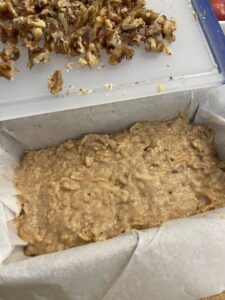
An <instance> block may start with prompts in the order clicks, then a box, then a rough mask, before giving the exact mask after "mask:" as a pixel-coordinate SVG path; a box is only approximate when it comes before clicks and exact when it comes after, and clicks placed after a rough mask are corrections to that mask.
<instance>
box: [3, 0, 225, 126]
mask: <svg viewBox="0 0 225 300" xmlns="http://www.w3.org/2000/svg"><path fill="white" fill-rule="evenodd" d="M192 5H193V6H192ZM147 6H148V7H151V8H152V9H154V10H155V11H158V12H161V13H163V14H165V15H167V16H168V17H174V18H175V19H176V20H177V26H178V28H177V32H176V37H177V40H176V42H175V43H172V44H171V49H172V51H173V53H174V54H173V55H172V56H169V55H166V54H163V53H162V54H151V53H150V54H149V53H145V51H144V49H141V48H138V49H137V50H136V54H135V56H134V59H133V60H132V61H124V62H122V63H121V64H119V65H116V66H110V65H108V64H105V62H104V60H103V62H102V63H100V66H101V65H103V64H105V67H104V68H101V69H97V68H95V69H89V68H84V69H82V70H77V69H74V70H72V71H70V72H67V71H66V67H65V65H66V63H68V62H71V61H70V60H68V59H66V58H65V57H62V56H60V55H58V56H56V55H55V56H52V57H51V61H50V63H49V64H48V65H45V64H39V65H37V66H35V67H34V68H33V70H32V71H29V70H27V69H26V64H27V54H26V51H23V53H22V58H21V59H20V60H19V62H18V64H16V67H18V68H19V70H20V72H19V74H17V75H16V76H15V79H14V81H12V82H10V81H6V80H5V79H3V78H1V79H0V89H1V93H0V120H6V119H13V118H18V117H23V116H32V115H38V114H43V113H49V112H54V111H62V110H67V109H72V108H79V107H87V106H93V105H98V104H104V103H112V102H116V101H124V100H129V99H135V98H142V97H147V96H151V95H155V94H157V86H158V84H163V85H164V87H165V92H166V93H170V92H175V91H182V90H189V89H196V88H202V87H209V86H213V85H219V84H222V83H224V81H225V74H224V70H225V55H224V53H225V39H224V35H223V32H222V30H221V27H220V26H219V24H218V22H217V21H216V18H215V16H214V14H213V12H212V9H211V6H210V4H209V2H208V0H193V1H192V4H191V1H188V0H179V1H177V0H160V1H159V0H149V1H147ZM193 7H194V8H193ZM194 9H195V11H196V13H197V15H198V18H197V19H196V15H195V13H194ZM59 68H60V69H61V70H62V72H63V77H64V89H63V92H62V94H61V95H58V96H52V95H50V93H49V91H48V89H47V78H48V76H49V75H50V74H52V73H53V71H54V70H56V69H59ZM171 76H172V77H171ZM171 78H172V79H171ZM107 83H111V84H113V86H114V88H113V90H112V91H108V90H106V89H105V88H104V86H105V84H107ZM70 85H72V86H73V87H74V90H73V91H71V92H70V93H69V94H68V93H67V91H68V88H69V86H70ZM80 88H83V89H86V90H87V91H88V93H87V95H85V96H79V95H78V91H79V89H80Z"/></svg>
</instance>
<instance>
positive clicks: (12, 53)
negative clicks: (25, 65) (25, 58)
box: [0, 45, 20, 61]
mask: <svg viewBox="0 0 225 300" xmlns="http://www.w3.org/2000/svg"><path fill="white" fill-rule="evenodd" d="M0 57H1V58H2V60H4V61H8V60H10V61H11V60H14V61H15V60H17V59H18V58H19V57H20V50H19V49H18V48H17V47H16V46H15V45H8V46H7V47H5V48H4V49H3V51H2V52H0Z"/></svg>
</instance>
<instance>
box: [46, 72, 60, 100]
mask: <svg viewBox="0 0 225 300" xmlns="http://www.w3.org/2000/svg"><path fill="white" fill-rule="evenodd" d="M62 85H63V77H62V72H61V71H60V70H56V71H55V72H54V73H53V75H52V76H49V77H48V88H49V91H50V92H51V94H53V95H55V94H58V93H59V92H60V91H61V90H62Z"/></svg>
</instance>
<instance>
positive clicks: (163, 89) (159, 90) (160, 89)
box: [157, 83, 165, 93]
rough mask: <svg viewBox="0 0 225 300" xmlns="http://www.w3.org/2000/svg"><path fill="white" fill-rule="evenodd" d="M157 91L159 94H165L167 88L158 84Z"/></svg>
mask: <svg viewBox="0 0 225 300" xmlns="http://www.w3.org/2000/svg"><path fill="white" fill-rule="evenodd" d="M157 91H158V93H162V92H164V91H165V86H164V85H163V84H162V83H160V84H158V85H157Z"/></svg>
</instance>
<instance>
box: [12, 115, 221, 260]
mask: <svg viewBox="0 0 225 300" xmlns="http://www.w3.org/2000/svg"><path fill="white" fill-rule="evenodd" d="M213 140H214V135H213V132H212V131H211V130H209V129H208V128H206V127H204V126H200V125H193V124H189V122H188V121H187V120H186V118H185V117H184V116H182V115H181V116H179V117H178V118H176V119H175V120H172V121H167V122H145V123H142V124H141V123H137V124H135V125H134V126H132V127H131V128H130V129H129V130H128V131H123V132H118V133H114V134H110V135H99V134H90V135H87V136H85V137H84V138H82V139H81V140H75V141H67V142H65V143H63V144H61V145H59V146H57V147H54V148H47V149H43V150H37V151H28V152H27V153H26V154H25V156H24V158H23V160H22V161H21V163H20V164H19V166H18V167H17V169H16V172H15V185H16V188H17V189H18V194H19V195H18V199H19V202H20V203H21V204H22V211H21V214H20V216H19V217H18V218H17V220H16V222H17V228H18V234H19V236H20V237H21V238H22V239H24V240H25V241H27V242H28V246H27V247H26V250H25V253H26V255H39V254H43V253H50V252H55V251H59V250H63V249H67V248H71V247H74V246H78V245H83V244H86V243H90V242H94V241H100V240H105V239H109V238H111V237H113V236H116V235H118V234H120V233H122V232H125V231H129V230H131V229H132V228H136V229H143V228H150V227H153V226H157V225H160V224H161V223H162V222H164V221H166V220H170V219H175V218H180V217H188V216H191V215H195V214H197V213H200V212H203V211H207V210H210V209H214V208H217V207H221V206H224V205H225V162H219V161H218V159H217V158H216V153H215V150H214V146H213Z"/></svg>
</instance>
